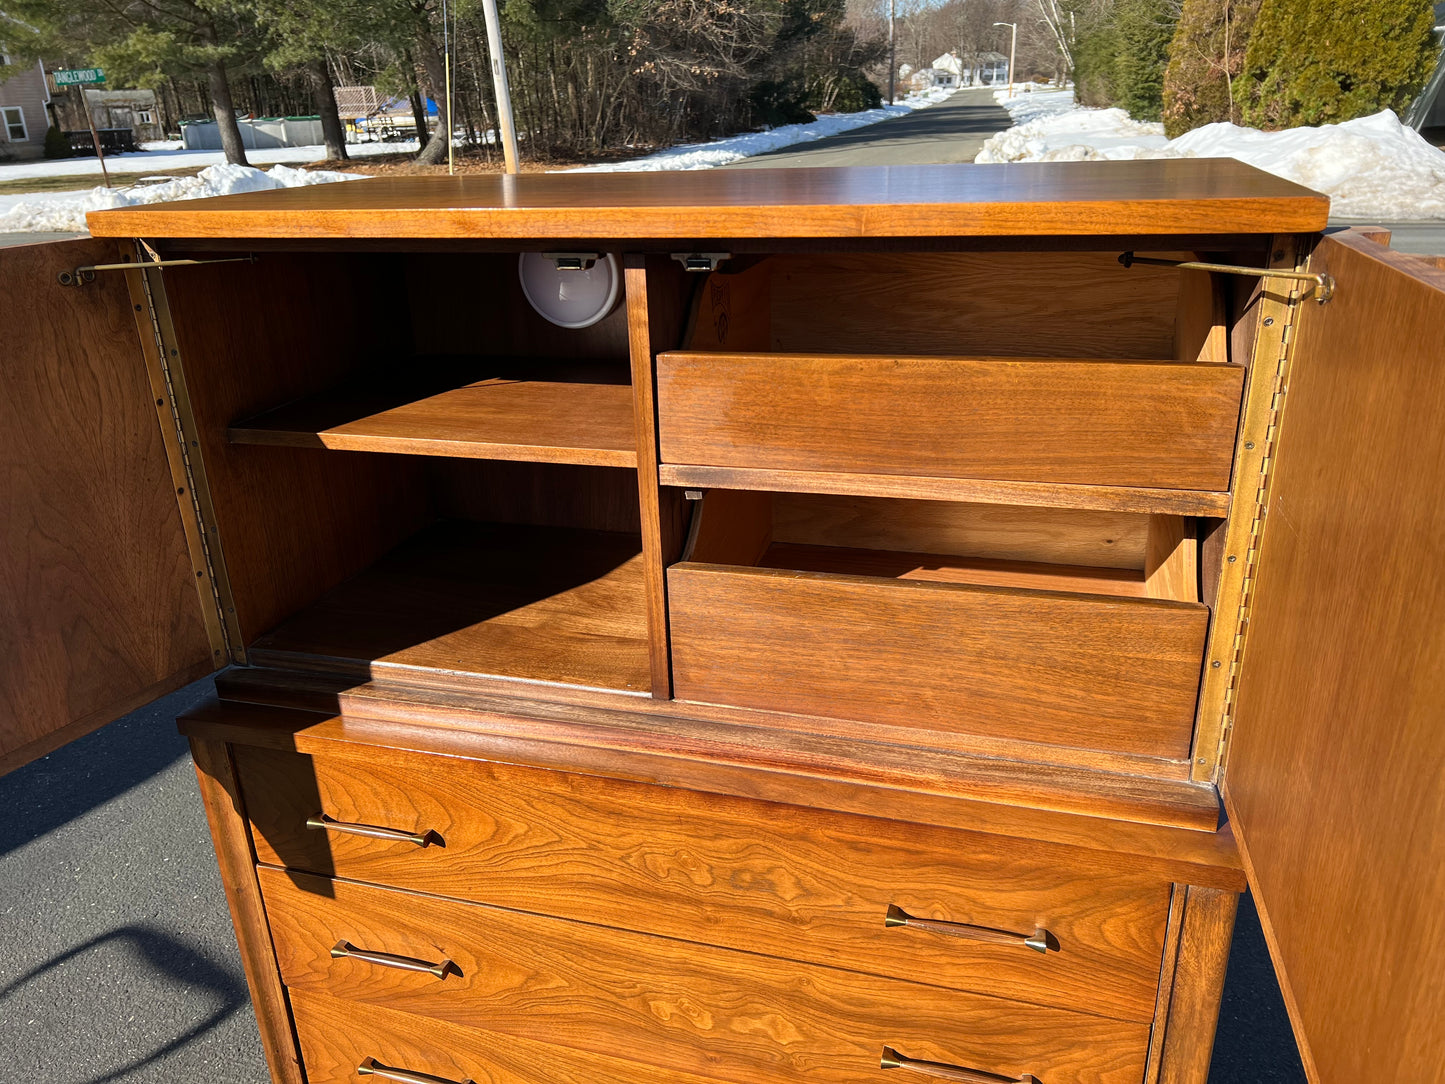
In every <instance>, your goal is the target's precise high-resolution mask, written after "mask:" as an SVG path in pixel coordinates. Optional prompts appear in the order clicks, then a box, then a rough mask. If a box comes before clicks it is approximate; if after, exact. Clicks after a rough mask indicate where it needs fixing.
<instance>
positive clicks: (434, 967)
mask: <svg viewBox="0 0 1445 1084" xmlns="http://www.w3.org/2000/svg"><path fill="white" fill-rule="evenodd" d="M331 958H332V959H333V960H340V959H343V958H345V959H352V960H360V961H362V962H363V963H368V964H375V965H376V966H377V967H389V968H391V969H392V970H394V971H415V972H418V973H421V974H425V975H434V976H436V977H437V978H439V979H444V978H446V977H447V975H448V974H449V973H450V972H453V971H455V972H456V973H457V974H458V975H460V974H461V973H462V970H461V968H459V967H457V965H456V964H454V963H452V962H451V961H450V960H443V961H442V962H441V963H439V964H432V963H427V961H425V960H418V959H417V958H416V957H414V956H395V955H393V954H392V953H390V952H372V951H371V950H370V949H359V948H357V947H356V946H355V945H353V944H352V943H351V942H350V941H338V942H336V944H334V945H333V946H331Z"/></svg>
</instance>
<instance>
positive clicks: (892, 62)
mask: <svg viewBox="0 0 1445 1084" xmlns="http://www.w3.org/2000/svg"><path fill="white" fill-rule="evenodd" d="M897 8H898V0H888V104H889V105H892V104H893V79H894V76H895V75H896V73H897V71H898V53H897V51H896V49H895V47H894V44H893V17H894V15H895V14H896V13H897Z"/></svg>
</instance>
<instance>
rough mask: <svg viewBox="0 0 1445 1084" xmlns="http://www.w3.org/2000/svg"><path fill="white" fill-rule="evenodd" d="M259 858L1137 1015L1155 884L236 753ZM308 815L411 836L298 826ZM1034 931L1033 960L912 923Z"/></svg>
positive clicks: (1064, 859)
mask: <svg viewBox="0 0 1445 1084" xmlns="http://www.w3.org/2000/svg"><path fill="white" fill-rule="evenodd" d="M235 755H236V765H237V771H238V774H239V777H240V783H241V788H242V792H243V795H244V797H245V802H246V807H247V810H248V812H249V815H250V818H251V827H252V835H253V838H254V841H255V847H256V853H257V855H258V856H259V858H260V859H261V861H262V862H265V863H270V864H274V865H278V866H286V867H290V868H292V869H299V870H308V871H311V872H314V873H324V874H334V875H337V876H340V877H346V878H351V879H355V880H360V881H371V882H374V883H378V884H384V885H394V886H397V887H400V888H407V889H412V890H415V891H421V892H429V893H434V894H436V895H445V896H453V897H459V898H462V899H470V900H474V901H477V902H480V903H487V904H494V905H497V906H502V907H509V908H515V909H518V910H524V911H534V912H542V913H545V914H550V915H557V916H561V917H564V918H568V919H575V920H579V921H583V922H590V923H595V924H598V925H603V926H615V927H623V928H627V929H632V930H636V931H638V932H642V933H653V934H662V935H665V936H667V937H673V938H679V939H682V940H687V941H700V942H706V943H709V944H715V945H720V946H724V947H728V948H733V949H741V950H745V951H749V952H756V953H762V954H765V955H769V956H777V957H786V958H791V959H798V960H803V961H808V962H813V963H824V964H832V965H834V966H838V967H846V968H849V969H852V970H856V971H863V972H871V973H874V974H879V975H885V976H893V977H897V978H914V977H916V976H918V975H921V974H927V975H928V981H929V982H930V983H932V984H934V985H936V986H943V987H952V988H954V989H959V990H973V991H978V992H983V993H990V992H994V991H999V990H1007V991H1008V996H1009V997H1011V998H1016V999H1019V1000H1022V1001H1030V1002H1038V1003H1040V1004H1048V1005H1057V1006H1062V1007H1066V1008H1079V1009H1086V1010H1088V1011H1091V1012H1097V1013H1104V1014H1107V1015H1112V1016H1116V1017H1119V1018H1123V1019H1129V1020H1135V1021H1147V1020H1149V1019H1151V1018H1152V1016H1153V1013H1154V1001H1155V991H1156V989H1157V986H1158V979H1159V966H1160V958H1161V955H1162V952H1163V945H1164V927H1165V921H1166V915H1167V911H1168V906H1169V886H1168V885H1166V884H1163V883H1161V882H1159V881H1157V880H1151V879H1148V878H1145V877H1141V876H1129V875H1125V874H1111V873H1105V872H1101V871H1100V870H1099V869H1098V868H1097V862H1096V859H1095V858H1094V856H1091V855H1090V854H1088V853H1087V852H1076V851H1071V850H1068V849H1066V848H1062V847H1054V846H1048V845H1045V844H1039V843H1025V842H1021V841H1018V840H1009V839H1002V838H999V837H995V836H988V835H984V834H982V833H973V832H958V831H952V830H948V829H940V828H930V827H927V826H923V825H917V824H907V823H900V822H895V821H886V820H881V819H877V818H872V817H859V816H850V815H846V814H836V813H823V812H818V811H815V810H809V809H804V808H801V807H798V806H789V805H779V804H776V803H769V802H757V801H751V800H748V799H742V798H732V797H725V796H721V795H708V794H700V793H696V792H692V791H685V790H679V789H676V788H668V787H655V786H648V785H646V784H640V783H627V782H619V781H615V780H607V779H597V778H591V777H587V776H577V775H567V774H564V773H560V772H549V771H540V770H536V769H529V768H516V767H511V766H507V765H483V764H458V763H454V762H448V761H445V760H442V759H440V758H436V757H428V756H425V755H421V754H409V755H405V756H402V757H397V756H395V755H392V756H389V757H388V758H387V761H386V763H376V762H375V761H372V760H368V761H360V760H351V759H349V758H337V757H315V758H313V757H308V756H304V755H302V754H299V753H291V752H280V751H275V750H265V749H258V748H252V747H247V746H237V747H236V748H235ZM318 814H325V815H326V816H328V817H330V818H332V819H333V820H335V821H339V822H342V823H343V824H361V825H373V826H381V827H385V828H390V829H398V830H401V831H403V832H407V833H414V834H417V835H423V836H424V835H427V834H428V833H434V835H433V836H432V837H431V838H432V839H433V841H434V842H432V843H431V844H430V845H428V846H425V847H419V846H417V845H415V844H413V843H408V842H405V841H402V842H394V841H388V840H385V839H377V838H373V837H368V836H364V835H356V834H352V833H349V832H345V831H327V830H318V829H308V828H307V827H306V823H307V821H308V819H312V818H315V817H316V816H317V815H318ZM890 906H895V907H898V908H901V909H902V910H903V911H905V912H907V913H909V914H911V915H914V916H917V917H919V918H924V919H940V920H944V921H949V922H954V923H959V924H970V925H973V926H980V927H984V928H986V929H990V930H1005V931H1010V932H1016V933H1018V934H1020V935H1032V934H1034V933H1035V931H1036V930H1039V929H1043V930H1046V931H1048V934H1049V935H1050V936H1051V937H1052V938H1053V939H1054V940H1055V942H1056V943H1057V945H1058V949H1057V950H1056V951H1048V952H1046V953H1043V954H1040V953H1039V952H1037V951H1035V950H1033V949H1030V948H1028V947H1026V946H1024V945H1023V944H1022V943H1020V941H1015V942H1014V943H1012V944H998V943H989V942H984V941H977V940H969V939H964V938H961V937H958V936H947V935H945V934H941V933H938V932H930V931H929V930H926V929H916V928H912V929H910V928H900V927H894V928H887V927H885V925H884V919H885V917H886V916H887V913H888V909H889V907H890Z"/></svg>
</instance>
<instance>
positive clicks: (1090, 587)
mask: <svg viewBox="0 0 1445 1084" xmlns="http://www.w3.org/2000/svg"><path fill="white" fill-rule="evenodd" d="M758 567H760V568H782V569H796V570H798V571H801V572H836V573H841V574H843V575H848V576H886V577H888V578H890V579H898V580H931V581H933V582H935V583H966V584H972V585H974V586H976V587H1023V588H1027V589H1029V590H1033V591H1066V592H1068V593H1070V594H1087V595H1117V596H1120V597H1123V598H1144V597H1146V596H1145V592H1144V573H1143V571H1142V570H1138V569H1129V568H1095V567H1089V566H1083V565H1078V566H1074V565H1048V564H1037V563H1033V562H1028V561H996V560H991V559H989V558H984V557H955V556H947V555H942V554H936V553H901V552H896V551H893V550H866V549H850V548H847V547H843V546H805V545H798V544H795V543H790V542H774V543H773V544H772V545H771V546H769V547H768V549H767V552H765V553H764V554H763V556H762V559H761V560H760V561H759V562H758Z"/></svg>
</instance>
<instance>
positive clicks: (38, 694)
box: [0, 239, 222, 772]
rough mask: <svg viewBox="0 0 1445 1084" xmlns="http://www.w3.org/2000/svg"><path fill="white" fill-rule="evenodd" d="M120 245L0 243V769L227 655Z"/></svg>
mask: <svg viewBox="0 0 1445 1084" xmlns="http://www.w3.org/2000/svg"><path fill="white" fill-rule="evenodd" d="M117 251H118V250H117V248H116V245H115V242H113V241H93V240H88V239H87V240H77V241H64V242H54V243H50V244H41V245H28V246H23V247H18V248H3V249H0V297H3V298H4V307H3V313H4V320H3V332H0V461H3V465H4V470H3V482H0V486H3V491H0V509H3V513H0V515H3V536H0V537H3V545H0V772H4V771H8V770H10V769H11V768H15V767H18V766H19V765H21V764H24V763H26V762H27V761H30V760H33V759H34V758H35V757H38V756H41V755H43V754H44V753H47V752H49V751H50V750H52V749H55V748H57V747H58V746H60V745H62V744H64V743H65V742H67V741H69V740H71V739H72V738H76V737H79V736H80V735H81V734H84V733H86V732H88V731H90V730H93V729H95V728H96V727H98V726H100V725H102V724H103V723H106V722H108V721H109V720H111V719H113V718H115V717H116V716H118V715H121V714H124V713H125V712H127V711H129V710H131V709H133V708H136V707H139V706H140V705H142V704H145V703H147V702H148V701H150V700H153V699H155V698H156V697H157V696H160V695H162V694H163V693H166V692H169V691H171V690H172V689H175V688H178V687H180V686H181V685H183V684H184V683H186V682H187V681H191V680H194V679H195V678H197V677H200V676H202V675H204V674H206V673H209V672H210V671H212V670H214V669H215V668H216V667H217V666H218V665H220V663H221V661H222V660H221V658H220V657H219V656H217V655H216V654H215V652H216V651H217V649H218V648H220V647H221V645H220V644H213V643H212V642H211V635H210V634H209V633H208V632H207V623H206V621H205V620H204V619H203V612H202V609H201V598H202V595H201V590H202V589H204V590H205V591H209V590H210V586H209V582H208V580H207V579H206V577H205V575H204V572H205V569H204V562H202V565H201V567H200V568H198V567H197V566H196V565H195V564H193V562H192V560H191V557H190V554H189V551H188V548H187V539H186V531H185V527H184V525H183V521H182V517H181V511H180V507H179V506H178V504H177V495H178V494H177V490H178V489H181V488H184V484H183V483H184V475H181V478H180V481H179V483H178V482H177V481H175V480H173V478H172V473H171V466H170V464H169V461H168V459H167V452H166V447H165V445H164V443H163V442H162V437H161V426H160V424H159V422H158V419H159V418H160V417H161V414H158V410H163V411H164V412H165V415H166V416H168V414H169V406H168V405H164V399H163V398H162V405H160V406H158V404H157V396H156V395H155V394H154V393H153V392H152V389H151V385H150V382H149V379H148V377H147V369H146V363H145V358H144V356H143V353H142V349H141V339H140V337H139V335H138V334H137V321H136V316H137V310H135V308H134V303H133V302H132V300H131V298H130V296H129V293H128V290H127V286H126V282H125V276H124V275H123V274H122V273H101V274H98V275H96V277H95V280H94V281H93V282H90V283H88V284H86V285H84V286H80V287H74V286H62V285H61V284H60V283H59V282H58V281H57V275H58V274H59V273H60V272H61V271H64V270H68V269H71V268H74V267H77V266H82V265H89V264H95V263H114V262H115V261H116V258H117ZM180 496H181V497H182V498H183V499H186V500H189V496H188V495H187V494H181V495H180ZM198 572H200V573H202V575H200V576H198V575H197V573H198Z"/></svg>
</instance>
